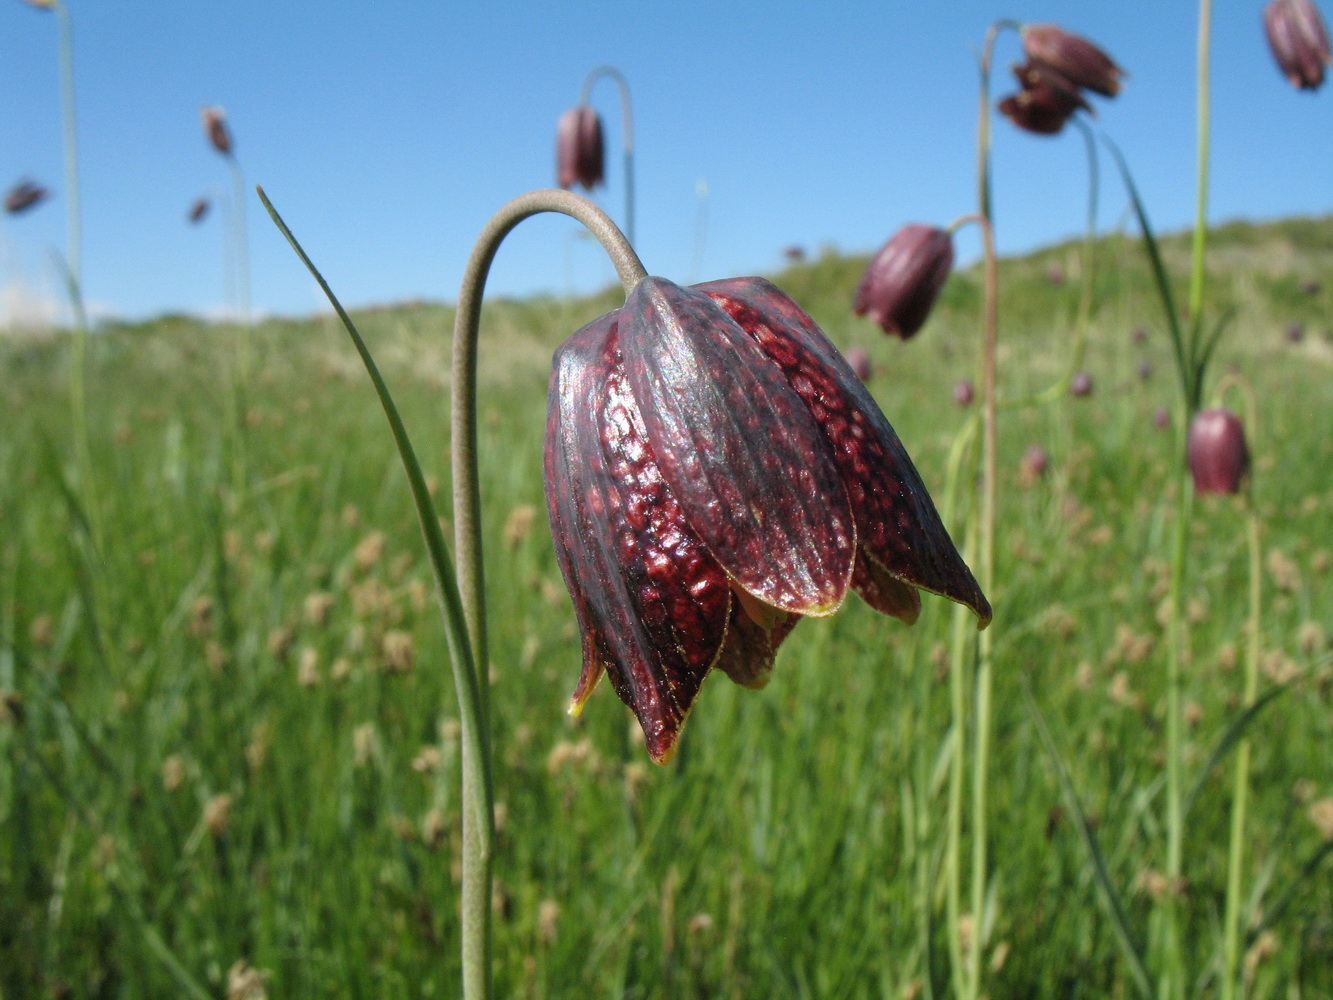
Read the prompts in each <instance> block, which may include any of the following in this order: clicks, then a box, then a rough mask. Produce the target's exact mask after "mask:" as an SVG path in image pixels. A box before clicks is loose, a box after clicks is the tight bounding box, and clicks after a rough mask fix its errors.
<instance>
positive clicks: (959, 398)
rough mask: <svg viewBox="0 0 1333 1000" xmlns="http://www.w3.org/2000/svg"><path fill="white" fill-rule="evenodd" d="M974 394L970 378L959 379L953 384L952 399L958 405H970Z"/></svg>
mask: <svg viewBox="0 0 1333 1000" xmlns="http://www.w3.org/2000/svg"><path fill="white" fill-rule="evenodd" d="M975 395H976V390H974V389H973V388H972V380H971V379H966V378H965V379H959V380H958V381H957V382H955V383H954V386H953V401H954V402H955V403H957V404H958V405H959V406H971V405H972V399H973V397H974V396H975Z"/></svg>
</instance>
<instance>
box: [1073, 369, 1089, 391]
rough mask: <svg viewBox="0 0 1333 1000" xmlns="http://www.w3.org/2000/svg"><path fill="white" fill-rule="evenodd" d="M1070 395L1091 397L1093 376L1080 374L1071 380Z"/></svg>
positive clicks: (1084, 373)
mask: <svg viewBox="0 0 1333 1000" xmlns="http://www.w3.org/2000/svg"><path fill="white" fill-rule="evenodd" d="M1069 393H1070V395H1073V396H1091V395H1092V376H1091V375H1089V374H1088V373H1087V372H1079V373H1078V374H1077V375H1075V376H1074V377H1073V378H1072V379H1070V380H1069Z"/></svg>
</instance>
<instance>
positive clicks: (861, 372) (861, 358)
mask: <svg viewBox="0 0 1333 1000" xmlns="http://www.w3.org/2000/svg"><path fill="white" fill-rule="evenodd" d="M846 357H847V365H848V367H850V368H851V369H852V374H853V375H855V376H856V377H857V378H859V379H860V380H861V381H862V382H869V381H870V354H869V352H867V351H866V349H865V348H864V347H862V346H861V345H860V344H853V345H852V346H851V347H849V348H847V355H846Z"/></svg>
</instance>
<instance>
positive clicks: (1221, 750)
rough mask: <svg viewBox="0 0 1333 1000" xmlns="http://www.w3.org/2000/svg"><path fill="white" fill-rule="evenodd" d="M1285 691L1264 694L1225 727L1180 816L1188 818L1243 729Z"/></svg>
mask: <svg viewBox="0 0 1333 1000" xmlns="http://www.w3.org/2000/svg"><path fill="white" fill-rule="evenodd" d="M1286 690H1287V689H1286V688H1285V687H1275V688H1273V689H1272V690H1271V691H1268V692H1266V693H1265V694H1264V695H1263V697H1261V698H1259V700H1258V701H1256V702H1255V703H1254V704H1253V705H1251V706H1250V707H1249V708H1247V709H1246V710H1245V711H1243V712H1241V713H1240V715H1238V716H1236V718H1234V719H1233V720H1232V721H1231V725H1229V726H1227V728H1226V731H1225V732H1223V733H1222V735H1221V737H1219V738H1218V741H1217V744H1216V745H1215V746H1214V747H1213V752H1212V753H1210V754H1209V755H1208V760H1207V761H1205V762H1204V765H1203V767H1202V768H1200V769H1199V774H1198V777H1196V778H1195V779H1194V784H1193V785H1192V786H1191V787H1190V790H1189V794H1187V795H1186V796H1185V805H1184V808H1183V809H1182V810H1181V815H1182V816H1189V814H1190V807H1191V806H1193V805H1194V800H1195V799H1197V798H1198V797H1199V793H1200V792H1201V791H1203V786H1204V785H1205V784H1207V783H1208V776H1209V775H1211V774H1212V773H1213V769H1214V768H1216V767H1217V765H1218V764H1220V763H1222V759H1223V758H1224V757H1226V755H1227V754H1228V753H1230V752H1231V748H1232V747H1234V746H1235V745H1236V744H1237V743H1239V742H1240V738H1241V737H1242V736H1243V735H1245V727H1246V726H1248V725H1249V724H1250V723H1251V722H1253V721H1254V718H1255V716H1257V715H1258V714H1259V712H1260V711H1262V710H1263V708H1264V707H1265V706H1266V705H1267V704H1268V703H1269V702H1271V701H1272V700H1273V699H1274V698H1276V697H1277V696H1278V695H1280V694H1283V693H1284V692H1285V691H1286Z"/></svg>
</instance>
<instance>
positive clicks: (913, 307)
mask: <svg viewBox="0 0 1333 1000" xmlns="http://www.w3.org/2000/svg"><path fill="white" fill-rule="evenodd" d="M952 267H953V238H952V237H951V236H950V235H949V233H948V232H947V231H946V230H944V229H940V228H938V227H937V226H928V225H925V224H923V223H920V222H913V223H910V224H908V225H906V226H903V228H902V229H900V230H898V231H897V232H896V233H894V234H893V236H892V237H891V238H890V239H889V242H887V243H885V244H884V246H883V247H881V248H880V250H879V253H877V254H875V256H874V257H873V258H871V260H870V264H869V266H867V267H866V270H865V274H864V275H862V276H861V284H860V285H859V286H858V287H857V289H856V301H855V304H854V306H853V312H855V313H856V315H858V316H869V317H870V318H871V319H872V320H874V321H875V322H876V323H878V324H879V325H880V326H881V327H882V328H883V329H884V332H885V333H889V334H896V335H897V336H899V337H902V338H903V340H907V339H908V338H910V337H911V336H912V335H913V334H915V333H916V332H917V331H918V330H920V329H921V327H922V325H923V324H924V323H925V322H926V317H927V316H929V315H930V310H931V307H932V306H934V304H935V299H936V298H938V297H939V294H940V289H941V288H943V287H944V282H945V280H946V279H947V278H948V277H949V270H950V268H952Z"/></svg>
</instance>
